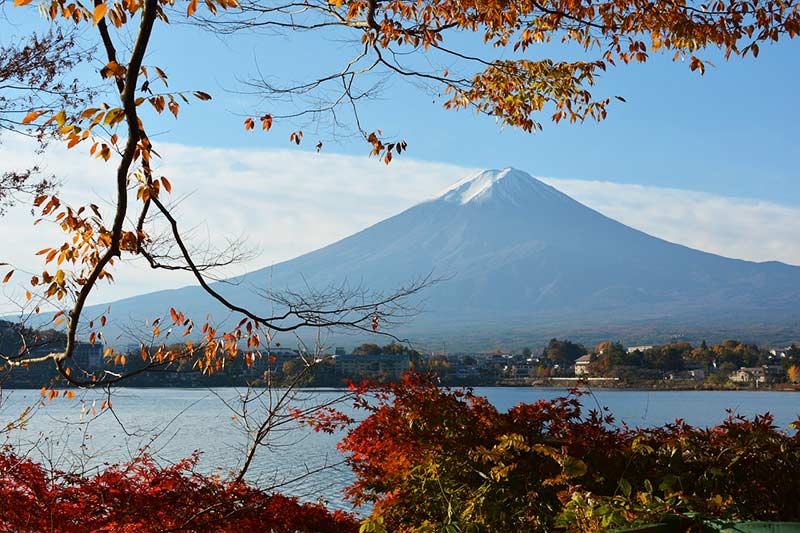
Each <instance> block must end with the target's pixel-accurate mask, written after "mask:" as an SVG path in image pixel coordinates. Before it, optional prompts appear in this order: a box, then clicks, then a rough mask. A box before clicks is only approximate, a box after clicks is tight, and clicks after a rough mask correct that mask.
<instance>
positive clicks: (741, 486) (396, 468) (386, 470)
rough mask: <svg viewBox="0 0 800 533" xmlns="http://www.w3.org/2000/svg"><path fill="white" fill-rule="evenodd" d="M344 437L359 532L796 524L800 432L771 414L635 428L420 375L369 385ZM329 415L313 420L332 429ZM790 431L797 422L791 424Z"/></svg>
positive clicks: (577, 399) (600, 415) (597, 413)
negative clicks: (699, 522) (699, 521)
mask: <svg viewBox="0 0 800 533" xmlns="http://www.w3.org/2000/svg"><path fill="white" fill-rule="evenodd" d="M358 392H359V399H358V400H357V405H358V406H359V407H360V408H361V409H363V410H365V411H366V413H367V414H368V416H367V417H366V419H365V420H364V421H363V422H362V423H360V424H359V425H358V426H356V427H354V428H353V429H351V430H350V432H349V434H348V435H347V436H346V438H345V439H344V440H343V441H342V442H341V444H340V447H341V449H342V450H343V451H344V452H345V453H346V454H347V456H348V462H349V463H350V465H351V467H352V468H353V471H354V472H355V474H356V476H357V480H356V482H355V483H354V484H353V485H352V486H351V487H350V488H349V489H348V495H349V497H350V498H351V499H352V500H353V501H354V502H355V503H356V504H363V503H372V504H374V511H373V514H372V516H371V518H370V520H369V521H368V522H367V523H366V525H365V526H364V527H365V529H366V530H367V531H458V532H461V531H536V530H549V529H553V528H563V529H565V530H568V531H599V530H604V529H611V528H614V527H625V526H630V525H633V524H637V523H648V522H653V521H658V520H660V519H662V518H663V517H664V516H665V515H677V516H683V517H687V516H689V515H688V514H687V513H690V512H696V513H701V515H702V516H705V517H720V518H726V519H735V520H745V519H765V520H779V521H792V520H795V521H796V520H800V484H798V483H797V480H798V479H800V436H798V434H794V435H789V434H787V433H784V432H781V431H779V430H778V429H777V428H776V427H775V426H774V424H773V419H772V417H771V416H769V415H764V416H758V417H755V418H754V419H752V420H748V419H744V418H740V417H735V416H732V415H731V416H730V417H729V418H728V419H727V420H726V421H725V422H724V423H723V424H721V425H720V426H718V427H713V428H709V429H703V428H696V427H692V426H689V425H687V424H685V423H684V422H682V421H680V420H676V421H675V422H674V423H672V424H668V425H665V426H663V427H658V428H653V429H630V428H628V427H626V426H624V425H619V424H616V423H615V421H614V419H613V417H612V416H611V415H610V414H607V413H604V412H603V411H602V410H599V409H595V410H591V411H589V412H588V413H584V410H583V409H582V406H581V401H582V400H583V402H584V403H588V404H591V403H592V402H593V400H592V399H591V398H590V397H588V396H584V397H581V395H580V394H579V393H577V392H575V393H574V394H571V395H569V396H566V397H563V398H558V399H555V400H552V401H544V400H543V401H539V402H536V403H533V404H519V405H517V406H516V407H514V408H512V409H510V410H509V411H508V412H505V413H503V412H499V411H498V410H497V409H496V408H494V407H493V406H492V405H491V404H490V403H489V402H488V401H487V400H486V399H485V398H482V397H479V396H475V395H473V394H472V393H471V392H469V391H466V390H456V389H441V388H439V387H437V386H436V384H435V383H434V382H433V381H432V380H430V379H428V378H426V377H423V376H419V375H412V374H408V375H406V376H405V378H404V380H403V382H402V383H399V384H388V385H380V386H378V387H365V388H362V389H360V390H359V391H358ZM330 420H331V417H326V418H325V420H324V421H323V423H322V425H321V426H320V429H331V426H330V424H329V422H330ZM794 426H795V427H796V424H795V425H794Z"/></svg>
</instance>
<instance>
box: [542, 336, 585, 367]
mask: <svg viewBox="0 0 800 533" xmlns="http://www.w3.org/2000/svg"><path fill="white" fill-rule="evenodd" d="M582 355H586V348H584V347H583V345H581V344H575V343H574V342H570V341H568V340H563V341H560V340H558V339H550V342H549V343H548V344H547V346H546V347H545V349H544V350H542V358H544V359H549V360H550V361H553V362H555V363H560V364H562V365H569V364H572V363H574V362H575V360H576V359H577V358H578V357H581V356H582Z"/></svg>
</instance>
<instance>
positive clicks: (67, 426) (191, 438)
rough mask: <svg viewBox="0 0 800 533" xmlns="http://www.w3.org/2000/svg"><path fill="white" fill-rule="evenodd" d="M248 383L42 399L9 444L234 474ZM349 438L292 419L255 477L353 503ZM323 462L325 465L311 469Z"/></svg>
mask: <svg viewBox="0 0 800 533" xmlns="http://www.w3.org/2000/svg"><path fill="white" fill-rule="evenodd" d="M240 392H242V391H238V390H237V389H232V388H223V389H213V390H208V389H124V388H122V389H116V390H115V391H114V395H113V397H112V400H113V406H114V413H115V414H116V415H117V418H115V417H114V416H113V415H112V414H111V413H109V412H107V411H106V412H104V413H103V414H101V415H100V416H99V417H97V418H96V419H94V420H92V421H91V422H90V423H88V424H86V423H85V421H86V419H87V413H86V412H85V410H87V409H88V410H90V406H91V405H92V402H95V405H96V407H97V408H98V409H99V407H100V402H102V401H103V400H104V399H105V398H104V397H103V395H102V393H101V392H100V391H87V392H84V393H82V395H78V396H76V397H75V398H74V399H72V400H66V399H62V398H58V399H55V400H53V401H52V402H50V403H48V404H47V405H44V406H41V407H39V408H38V409H37V411H36V413H35V415H34V416H33V417H32V419H31V421H30V423H29V424H28V426H27V427H26V428H25V429H24V430H20V431H15V432H13V433H12V434H11V435H10V436H8V437H7V443H8V444H11V445H12V446H16V447H18V448H19V449H21V450H30V449H32V447H35V449H34V452H33V453H34V454H35V455H38V456H39V457H40V458H41V457H45V458H46V459H47V460H48V461H52V462H54V463H56V464H59V465H61V466H62V467H63V468H65V469H68V468H70V467H71V466H73V465H75V464H79V463H83V464H88V465H89V466H93V467H97V466H101V465H102V462H103V461H106V462H115V461H125V460H127V459H129V458H130V457H132V456H133V455H135V454H136V453H137V450H138V449H139V448H141V447H142V446H145V445H148V446H149V449H150V451H151V452H153V453H154V454H155V455H156V457H157V458H158V459H159V461H161V462H162V463H164V464H166V463H168V462H171V461H175V460H177V459H180V458H183V457H187V456H189V455H190V454H192V453H193V452H194V451H199V452H200V453H201V456H200V463H199V468H200V469H201V470H203V471H206V472H210V471H218V472H219V473H221V474H227V473H228V472H230V471H232V470H235V469H237V467H238V466H239V465H240V463H241V459H242V457H243V453H242V448H243V443H244V436H243V433H242V431H241V429H240V427H239V426H237V425H236V423H235V422H234V421H233V420H232V419H231V415H232V412H231V411H230V409H229V408H228V407H226V406H225V403H224V401H223V400H225V401H228V402H230V404H231V405H235V404H236V398H237V397H238V395H239V394H240ZM475 392H476V393H477V394H480V395H483V396H486V397H487V398H488V399H489V400H490V401H491V402H492V403H493V404H494V405H495V406H496V407H497V408H498V409H500V410H506V409H508V408H510V407H512V406H513V405H515V404H517V403H520V402H526V403H528V402H534V401H537V400H540V399H551V398H555V397H558V396H563V395H564V394H565V391H564V390H562V389H534V388H510V387H509V388H504V387H496V388H489V387H487V388H482V387H478V388H476V389H475ZM339 394H340V393H339V392H336V391H330V390H327V391H325V390H320V391H315V390H309V391H303V393H302V396H301V397H299V398H298V399H297V400H296V403H297V404H299V405H302V404H310V403H311V402H320V401H325V400H330V399H333V398H335V397H338V396H339ZM38 399H39V391H32V390H11V391H9V390H6V391H3V403H2V406H1V407H0V424H1V425H2V426H5V424H6V423H7V422H8V421H9V420H10V419H11V418H13V417H14V416H15V415H17V414H18V413H19V412H20V411H21V410H22V409H23V408H24V407H25V406H27V405H31V404H34V403H36V402H37V400H38ZM583 404H584V406H585V407H586V408H587V409H591V408H596V407H597V406H598V405H601V406H604V407H608V408H609V410H610V412H611V413H612V414H613V415H614V416H615V417H616V419H617V421H620V422H626V423H627V424H628V425H630V426H639V427H645V426H656V425H662V424H664V423H668V422H672V421H674V420H675V419H676V418H682V419H684V420H685V421H687V422H688V423H690V424H693V425H699V426H710V425H716V424H719V423H720V422H721V421H722V420H723V419H724V418H725V417H726V409H731V410H732V411H733V412H734V413H737V414H741V415H746V416H752V415H754V414H762V413H765V412H770V413H772V414H773V415H774V416H775V422H776V424H777V425H779V426H780V427H782V428H786V429H788V426H789V424H790V423H791V422H792V421H794V420H796V419H797V417H798V415H800V394H797V393H790V392H758V391H753V392H743V391H736V392H731V391H633V390H613V391H612V390H600V391H595V392H594V396H593V397H592V396H587V397H585V398H584V400H583ZM82 408H83V409H84V413H82V412H81V410H82ZM89 418H90V417H89ZM82 421H83V422H84V423H82ZM154 436H157V437H156V438H155V439H154ZM340 437H341V435H326V434H319V433H314V432H312V431H310V430H308V429H307V428H299V427H296V426H294V425H292V427H291V430H289V431H284V432H281V433H280V434H278V435H276V436H275V439H274V441H273V442H272V443H271V444H272V446H270V447H269V448H265V449H263V450H261V452H260V453H259V455H257V457H256V460H255V461H254V463H253V466H252V468H251V470H250V472H249V476H248V477H249V479H250V480H251V481H253V482H256V483H259V484H260V485H261V486H265V487H272V486H275V485H280V484H282V483H284V482H287V481H292V480H295V479H296V480H295V481H293V482H291V483H289V484H288V485H285V486H281V487H280V490H281V491H282V492H284V493H287V494H292V495H296V496H298V497H300V498H301V499H303V500H309V501H316V500H318V499H322V500H325V501H327V502H328V503H329V505H331V506H332V507H334V508H345V509H349V506H348V504H347V502H345V501H344V500H343V498H342V496H341V493H340V491H341V489H342V488H343V487H344V486H346V485H347V484H348V483H349V482H350V481H351V480H352V474H351V473H350V471H349V469H348V468H347V466H345V465H341V464H338V463H340V462H341V460H342V456H341V455H340V454H339V453H338V451H337V450H336V442H337V441H338V440H339V438H340ZM153 439H154V440H153ZM322 467H327V468H322ZM320 469H321V470H320ZM316 470H320V471H319V472H316V473H312V474H310V475H306V474H308V473H309V472H314V471H316Z"/></svg>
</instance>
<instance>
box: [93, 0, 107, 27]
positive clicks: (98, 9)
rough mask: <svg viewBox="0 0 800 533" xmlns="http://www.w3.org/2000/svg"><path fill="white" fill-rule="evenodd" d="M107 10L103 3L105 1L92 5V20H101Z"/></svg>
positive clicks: (96, 21)
mask: <svg viewBox="0 0 800 533" xmlns="http://www.w3.org/2000/svg"><path fill="white" fill-rule="evenodd" d="M107 10H108V7H107V6H106V5H105V3H103V4H97V5H96V6H95V7H94V15H93V16H92V22H94V23H95V24H97V23H98V22H100V21H101V20H102V18H103V17H105V16H106V11H107Z"/></svg>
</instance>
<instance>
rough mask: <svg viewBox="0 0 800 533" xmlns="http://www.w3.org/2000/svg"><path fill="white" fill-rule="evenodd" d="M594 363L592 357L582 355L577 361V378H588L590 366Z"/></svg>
mask: <svg viewBox="0 0 800 533" xmlns="http://www.w3.org/2000/svg"><path fill="white" fill-rule="evenodd" d="M591 362H592V356H591V355H589V354H587V355H582V356H580V357H578V358H577V359H576V360H575V375H576V376H588V375H589V374H590V372H589V365H590V364H591Z"/></svg>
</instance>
